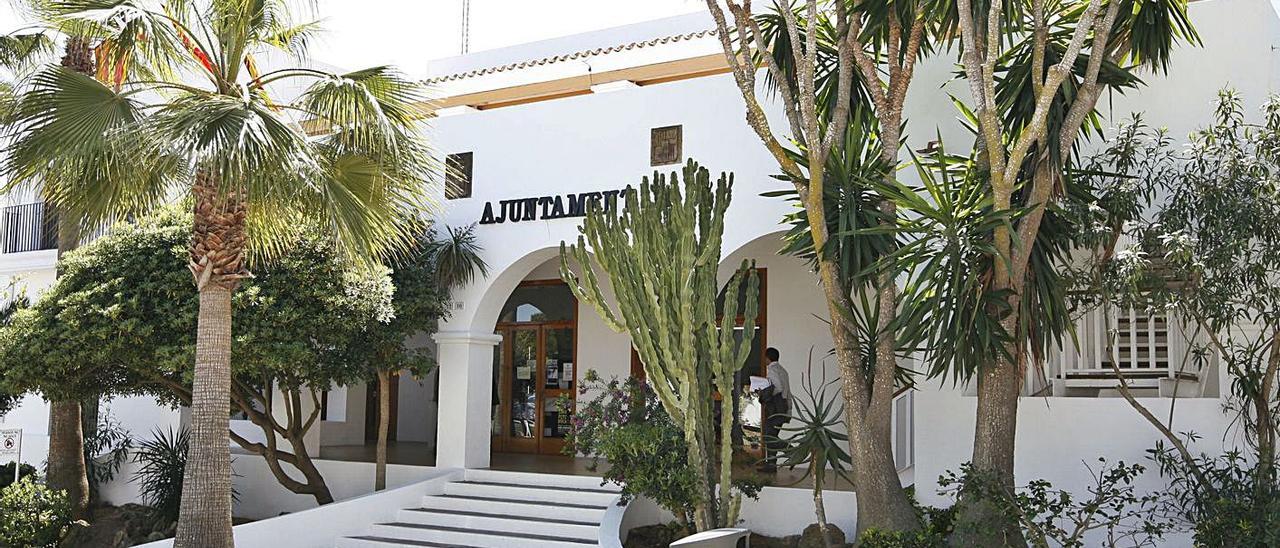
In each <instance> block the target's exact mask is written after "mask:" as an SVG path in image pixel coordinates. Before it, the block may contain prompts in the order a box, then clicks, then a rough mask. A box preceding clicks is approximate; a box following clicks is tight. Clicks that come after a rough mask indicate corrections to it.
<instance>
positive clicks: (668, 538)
mask: <svg viewBox="0 0 1280 548" xmlns="http://www.w3.org/2000/svg"><path fill="white" fill-rule="evenodd" d="M676 529H677V528H676V527H674V526H673V525H662V524H660V525H646V526H643V527H636V528H634V529H632V530H631V532H629V533H627V542H626V543H625V546H626V548H667V547H668V546H670V545H671V543H672V542H675V541H676V540H677V539H679V538H680V535H679V533H678V531H677V530H676Z"/></svg>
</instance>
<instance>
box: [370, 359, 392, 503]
mask: <svg viewBox="0 0 1280 548" xmlns="http://www.w3.org/2000/svg"><path fill="white" fill-rule="evenodd" d="M390 429H391V372H390V371H387V370H379V371H378V456H377V462H376V463H375V464H374V472H373V490H374V491H381V490H383V489H386V488H387V437H388V434H389V431H390Z"/></svg>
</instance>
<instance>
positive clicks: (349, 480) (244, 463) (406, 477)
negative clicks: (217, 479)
mask: <svg viewBox="0 0 1280 548" xmlns="http://www.w3.org/2000/svg"><path fill="white" fill-rule="evenodd" d="M232 457H233V462H232V465H231V467H232V470H233V472H234V474H235V477H234V478H233V484H234V486H235V490H236V496H237V500H236V505H235V515H236V516H238V517H243V518H250V519H265V518H271V517H275V516H278V515H280V514H287V513H293V512H299V511H302V510H308V509H311V508H315V507H317V506H318V505H317V504H316V500H315V498H314V497H311V496H309V495H299V494H296V493H292V492H290V491H288V490H286V489H285V488H283V487H281V486H280V483H279V482H278V481H276V478H275V476H274V475H272V474H271V470H270V469H269V468H268V467H267V463H266V461H265V460H264V459H263V458H262V457H259V456H257V455H243V454H238V455H233V456H232ZM315 463H316V468H318V469H319V470H320V473H321V474H323V475H324V480H325V483H326V484H327V485H328V486H329V492H330V493H332V494H333V499H334V500H346V499H350V498H354V497H358V496H361V495H365V494H368V493H370V492H372V491H373V472H374V465H373V463H371V462H347V461H334V460H317V461H315ZM288 469H289V470H292V469H291V468H288ZM294 473H295V474H296V475H295V477H299V478H300V477H302V476H301V474H297V473H296V472H294ZM437 473H438V471H437V469H436V468H432V467H428V466H405V465H400V464H388V465H387V487H388V488H392V487H400V486H403V485H409V484H411V483H415V482H420V481H423V480H425V479H428V478H431V477H433V476H434V475H436V474H437Z"/></svg>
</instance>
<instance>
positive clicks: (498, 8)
mask: <svg viewBox="0 0 1280 548" xmlns="http://www.w3.org/2000/svg"><path fill="white" fill-rule="evenodd" d="M313 1H314V2H315V4H316V13H315V18H318V19H321V20H322V24H323V26H324V28H325V29H326V32H324V33H323V34H322V35H321V36H320V38H319V40H317V42H316V43H315V44H313V46H312V50H311V53H312V56H313V57H314V58H315V59H316V60H318V61H321V62H324V63H327V64H330V65H334V66H337V67H341V68H346V69H357V68H363V67H369V66H374V65H381V64H392V65H396V66H398V67H400V68H401V69H402V70H404V71H405V72H408V73H409V74H411V75H413V74H421V73H422V72H424V71H425V69H426V66H427V62H428V61H429V60H431V59H436V58H440V57H448V56H452V55H457V54H458V53H460V52H461V36H462V33H461V29H462V3H463V0H313ZM470 2H471V33H470V38H471V39H470V50H471V51H482V50H487V49H494V48H500V47H504V46H510V45H514V44H520V43H524V42H532V41H536V40H544V39H547V38H554V37H557V36H563V35H566V34H575V33H580V32H587V31H592V30H598V29H603V28H608V27H614V26H619V25H625V24H628V23H636V22H640V21H648V20H651V19H658V18H662V17H669V16H673V15H680V14H684V13H690V12H694V11H700V10H704V9H706V2H705V0H470ZM8 4H9V3H8V2H0V33H2V32H9V31H11V30H14V29H15V28H18V27H21V26H22V22H21V21H20V20H19V19H18V17H17V16H16V15H15V14H14V13H13V12H12V11H11V10H10V9H9V8H8Z"/></svg>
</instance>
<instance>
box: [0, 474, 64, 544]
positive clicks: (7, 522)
mask: <svg viewBox="0 0 1280 548" xmlns="http://www.w3.org/2000/svg"><path fill="white" fill-rule="evenodd" d="M70 523H71V503H69V502H67V496H66V494H65V493H63V492H62V491H52V490H50V489H49V488H48V487H45V486H44V485H43V484H40V483H36V482H35V481H33V480H31V479H29V478H24V479H23V480H22V481H19V482H18V483H16V484H14V485H10V486H9V487H5V488H4V490H3V491H0V546H9V547H14V548H17V547H19V546H21V547H35V546H39V547H44V546H56V545H57V544H58V541H59V540H60V539H61V538H62V535H63V534H64V533H65V532H66V530H67V526H68V525H69V524H70Z"/></svg>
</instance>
